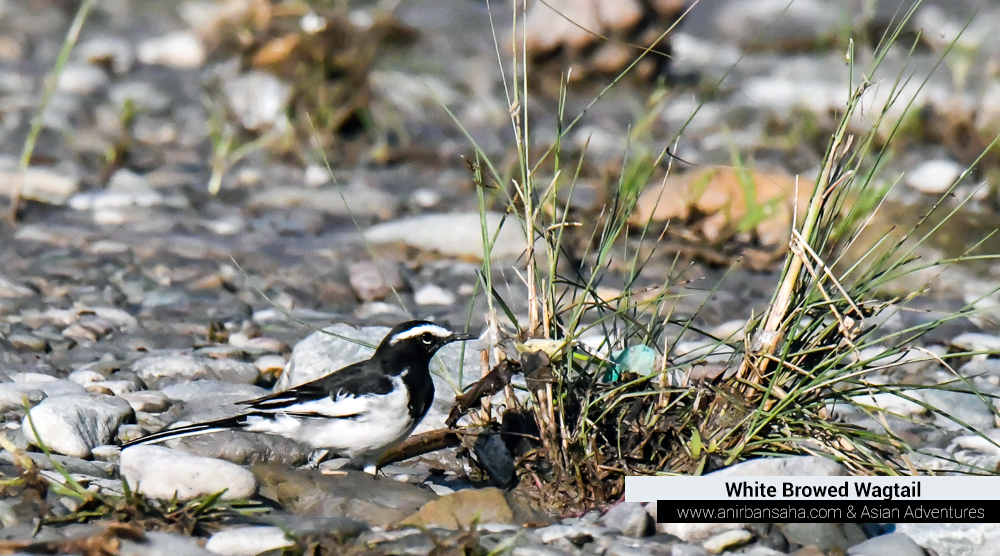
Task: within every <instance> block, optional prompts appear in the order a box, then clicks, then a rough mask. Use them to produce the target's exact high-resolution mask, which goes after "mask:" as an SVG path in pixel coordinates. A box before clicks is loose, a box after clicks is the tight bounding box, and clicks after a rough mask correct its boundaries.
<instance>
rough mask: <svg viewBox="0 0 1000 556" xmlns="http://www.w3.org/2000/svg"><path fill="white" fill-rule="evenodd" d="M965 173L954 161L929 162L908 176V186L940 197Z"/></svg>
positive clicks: (919, 166)
mask: <svg viewBox="0 0 1000 556" xmlns="http://www.w3.org/2000/svg"><path fill="white" fill-rule="evenodd" d="M964 171H965V168H963V167H962V166H961V165H960V164H959V163H957V162H955V161H953V160H943V159H939V160H927V161H925V162H921V163H920V164H919V165H918V166H917V167H916V168H914V169H913V170H911V171H910V172H909V173H908V174H907V175H906V185H908V186H910V187H912V188H913V189H916V190H917V191H919V192H921V193H929V194H934V195H940V194H942V193H944V192H945V191H948V189H949V188H950V187H951V186H952V185H953V184H954V183H955V180H957V179H958V177H959V176H961V175H962V172H964Z"/></svg>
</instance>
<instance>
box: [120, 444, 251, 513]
mask: <svg viewBox="0 0 1000 556" xmlns="http://www.w3.org/2000/svg"><path fill="white" fill-rule="evenodd" d="M120 462H121V474H122V477H124V478H125V480H126V481H127V482H128V484H129V488H131V489H133V490H135V491H141V492H143V493H145V494H146V496H149V497H151V498H158V499H161V500H169V499H171V498H172V497H173V496H174V495H175V494H176V496H177V499H178V500H191V499H193V498H197V497H199V496H205V495H207V494H213V493H216V492H220V491H222V490H225V491H226V492H225V494H223V495H222V498H223V499H224V500H235V499H239V498H249V497H250V496H253V495H254V493H256V492H257V481H256V479H254V476H253V473H251V472H250V471H248V470H246V469H244V468H243V467H240V466H239V465H236V464H234V463H230V462H228V461H222V460H219V459H212V458H205V457H201V456H194V455H191V454H187V453H184V452H181V451H178V450H171V449H170V448H164V447H162V446H151V445H143V444H140V445H138V446H132V447H130V448H126V449H124V450H122V454H121V460H120Z"/></svg>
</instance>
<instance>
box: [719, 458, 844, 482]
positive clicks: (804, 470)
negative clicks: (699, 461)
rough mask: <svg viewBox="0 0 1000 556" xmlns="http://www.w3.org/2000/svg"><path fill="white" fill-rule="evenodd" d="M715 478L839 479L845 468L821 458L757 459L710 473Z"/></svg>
mask: <svg viewBox="0 0 1000 556" xmlns="http://www.w3.org/2000/svg"><path fill="white" fill-rule="evenodd" d="M711 475H713V476H716V477H840V476H846V475H850V473H849V472H848V470H847V468H846V467H844V466H842V465H840V464H839V463H837V462H835V461H833V460H831V459H829V458H824V457H822V456H796V457H790V458H757V459H752V460H748V461H744V462H742V463H737V464H736V465H732V466H729V467H726V468H725V469H720V470H718V471H715V472H713V473H711Z"/></svg>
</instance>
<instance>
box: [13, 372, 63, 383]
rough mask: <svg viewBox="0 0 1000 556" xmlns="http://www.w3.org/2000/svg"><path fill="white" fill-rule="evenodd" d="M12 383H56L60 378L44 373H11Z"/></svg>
mask: <svg viewBox="0 0 1000 556" xmlns="http://www.w3.org/2000/svg"><path fill="white" fill-rule="evenodd" d="M7 378H9V379H10V380H11V382H56V381H57V380H59V379H58V378H56V377H54V376H52V375H47V374H43V373H10V374H9V375H7Z"/></svg>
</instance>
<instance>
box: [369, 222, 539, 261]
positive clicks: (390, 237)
mask: <svg viewBox="0 0 1000 556" xmlns="http://www.w3.org/2000/svg"><path fill="white" fill-rule="evenodd" d="M485 220H486V230H487V235H488V236H489V238H490V240H491V241H493V237H494V234H495V232H496V230H497V229H498V228H500V233H499V234H498V235H496V240H495V242H494V244H493V249H492V251H491V252H490V256H491V258H493V259H499V258H508V257H519V256H520V255H521V254H522V253H523V252H524V250H525V248H526V247H527V240H525V235H524V231H523V230H522V229H521V226H520V224H519V223H518V222H517V219H516V218H515V217H513V216H511V217H509V218H507V219H506V221H504V218H503V215H502V214H500V213H496V212H488V213H486V215H485ZM501 223H503V224H502V228H501ZM365 239H366V240H368V241H369V242H371V243H403V244H406V245H411V246H413V247H417V248H420V249H424V250H427V251H436V252H438V253H440V254H442V255H444V256H449V257H462V258H469V259H476V260H482V259H483V257H484V256H485V250H484V247H483V222H482V221H481V220H480V215H479V213H475V212H464V213H463V212H459V213H454V212H453V213H445V214H425V215H421V216H414V217H411V218H403V219H400V220H394V221H391V222H385V223H383V224H378V225H375V226H372V227H371V228H369V229H368V231H367V232H365Z"/></svg>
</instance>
